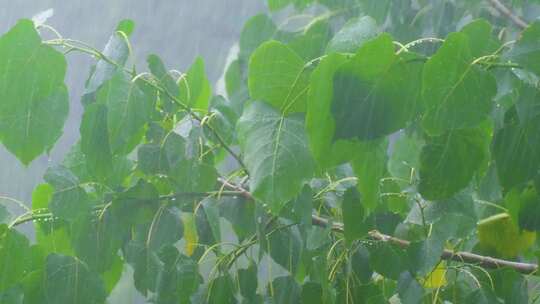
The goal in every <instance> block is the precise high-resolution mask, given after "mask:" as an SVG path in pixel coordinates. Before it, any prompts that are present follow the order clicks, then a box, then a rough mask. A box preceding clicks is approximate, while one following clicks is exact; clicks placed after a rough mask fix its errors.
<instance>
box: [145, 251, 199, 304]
mask: <svg viewBox="0 0 540 304" xmlns="http://www.w3.org/2000/svg"><path fill="white" fill-rule="evenodd" d="M159 258H160V259H161V261H162V262H163V263H164V267H163V270H162V271H161V272H160V274H159V278H158V280H157V288H156V300H155V301H156V302H155V303H156V304H172V303H189V302H190V297H191V295H192V294H194V293H195V292H196V291H197V289H198V288H199V285H200V284H201V283H202V278H201V275H200V274H199V266H198V264H197V262H196V261H194V260H192V259H190V258H188V257H187V256H185V255H183V254H181V253H179V252H178V249H176V248H175V247H174V246H166V247H163V249H162V250H161V251H160V253H159Z"/></svg>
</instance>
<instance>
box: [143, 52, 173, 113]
mask: <svg viewBox="0 0 540 304" xmlns="http://www.w3.org/2000/svg"><path fill="white" fill-rule="evenodd" d="M146 62H147V63H148V69H149V70H150V72H151V73H152V75H153V76H154V77H155V78H156V79H157V80H158V81H159V85H160V87H161V88H162V89H163V90H165V91H166V92H167V93H168V94H162V95H160V100H161V107H162V108H163V109H164V110H165V111H167V112H168V113H175V112H177V111H178V108H179V106H180V105H178V104H177V103H176V101H175V100H174V99H173V98H171V96H169V94H170V95H172V97H175V98H177V97H178V96H179V95H180V87H179V86H178V85H177V84H176V81H175V80H174V78H173V77H172V76H171V74H170V73H169V72H168V71H167V69H166V68H165V65H164V64H163V61H161V59H160V58H159V57H158V56H157V55H154V54H151V55H149V56H148V57H147V58H146Z"/></svg>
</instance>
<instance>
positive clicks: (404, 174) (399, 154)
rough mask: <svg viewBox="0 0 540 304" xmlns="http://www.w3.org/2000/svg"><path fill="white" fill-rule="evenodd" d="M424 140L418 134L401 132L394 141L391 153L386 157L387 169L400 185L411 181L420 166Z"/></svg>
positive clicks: (404, 185) (402, 185) (405, 184)
mask: <svg viewBox="0 0 540 304" xmlns="http://www.w3.org/2000/svg"><path fill="white" fill-rule="evenodd" d="M423 144H424V142H423V140H422V139H420V138H418V136H416V135H413V134H406V133H402V134H401V136H400V137H399V138H398V139H397V140H396V141H395V142H394V145H393V147H392V154H391V155H390V157H389V159H388V171H389V172H390V174H391V175H392V176H393V177H396V178H397V179H398V180H397V183H398V184H399V185H400V186H401V187H406V186H408V185H409V184H410V183H412V182H413V180H412V178H413V177H414V176H413V174H414V172H416V171H418V168H419V166H420V153H421V151H422V146H423Z"/></svg>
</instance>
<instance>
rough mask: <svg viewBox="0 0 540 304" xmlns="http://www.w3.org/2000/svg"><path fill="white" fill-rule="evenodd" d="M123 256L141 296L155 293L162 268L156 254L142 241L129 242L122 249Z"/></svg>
mask: <svg viewBox="0 0 540 304" xmlns="http://www.w3.org/2000/svg"><path fill="white" fill-rule="evenodd" d="M124 256H125V259H126V261H127V262H128V263H129V264H130V265H131V266H132V267H133V270H134V273H133V281H134V283H135V287H136V288H137V290H138V291H139V292H141V293H142V294H146V293H147V292H148V291H149V290H150V291H156V286H157V279H158V275H159V273H160V271H162V268H163V263H162V262H161V260H160V259H159V257H158V255H157V252H155V251H153V250H150V249H149V248H148V247H147V246H146V245H145V244H144V242H143V241H130V242H129V243H128V244H127V245H126V247H125V249H124Z"/></svg>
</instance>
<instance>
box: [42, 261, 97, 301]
mask: <svg viewBox="0 0 540 304" xmlns="http://www.w3.org/2000/svg"><path fill="white" fill-rule="evenodd" d="M44 289H45V299H44V300H45V301H46V303H49V304H56V303H78V304H79V303H80V304H95V303H102V302H103V301H105V298H106V297H107V294H106V292H105V288H104V286H103V282H102V281H101V279H100V278H99V276H98V275H97V274H95V273H93V272H91V271H90V270H88V267H87V266H86V264H84V263H83V262H81V261H80V260H78V259H76V258H74V257H69V256H62V255H58V254H51V255H49V256H48V257H47V262H46V272H45V288H44Z"/></svg>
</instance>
